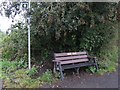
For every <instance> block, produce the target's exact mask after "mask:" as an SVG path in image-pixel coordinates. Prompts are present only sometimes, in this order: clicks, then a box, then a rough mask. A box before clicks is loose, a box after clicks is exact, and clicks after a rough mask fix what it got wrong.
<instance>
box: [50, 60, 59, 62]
mask: <svg viewBox="0 0 120 90" xmlns="http://www.w3.org/2000/svg"><path fill="white" fill-rule="evenodd" d="M52 62H60V61H56V60H52Z"/></svg>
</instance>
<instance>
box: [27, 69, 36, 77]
mask: <svg viewBox="0 0 120 90" xmlns="http://www.w3.org/2000/svg"><path fill="white" fill-rule="evenodd" d="M37 72H38V71H37V68H35V67H32V68H31V69H30V70H29V71H28V75H29V76H33V75H35V74H36V73H37Z"/></svg>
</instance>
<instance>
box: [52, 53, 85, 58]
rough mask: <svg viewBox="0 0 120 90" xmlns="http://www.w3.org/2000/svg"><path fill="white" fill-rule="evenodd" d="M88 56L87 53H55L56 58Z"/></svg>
mask: <svg viewBox="0 0 120 90" xmlns="http://www.w3.org/2000/svg"><path fill="white" fill-rule="evenodd" d="M84 54H87V52H68V53H55V54H54V55H55V57H60V56H70V55H84Z"/></svg>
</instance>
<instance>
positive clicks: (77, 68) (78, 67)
mask: <svg viewBox="0 0 120 90" xmlns="http://www.w3.org/2000/svg"><path fill="white" fill-rule="evenodd" d="M79 70H80V68H79V67H78V68H77V74H78V75H79Z"/></svg>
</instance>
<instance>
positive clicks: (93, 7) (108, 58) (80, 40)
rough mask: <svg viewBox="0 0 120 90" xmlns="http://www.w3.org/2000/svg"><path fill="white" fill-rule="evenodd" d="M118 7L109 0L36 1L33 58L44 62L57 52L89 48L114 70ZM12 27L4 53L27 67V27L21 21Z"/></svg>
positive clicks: (106, 65)
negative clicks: (76, 0) (98, 1)
mask: <svg viewBox="0 0 120 90" xmlns="http://www.w3.org/2000/svg"><path fill="white" fill-rule="evenodd" d="M116 6H117V3H109V2H101V3H97V2H91V3H84V2H82V3H81V2H79V3H76V2H75V3H70V2H59V3H50V2H49V3H46V2H41V3H37V2H32V3H31V52H32V53H31V56H32V58H34V59H35V60H38V61H40V62H42V61H45V60H52V56H53V53H54V52H69V51H83V50H86V51H88V52H89V54H90V55H91V54H94V56H97V57H98V62H99V66H100V68H101V69H103V70H104V69H107V70H108V71H113V70H114V67H116V63H117V61H116V60H117V57H118V56H117V53H118V52H117V44H116V41H117V39H118V29H117V27H118V26H116V25H117V24H118V22H117V18H116V17H117V14H116ZM101 7H102V8H101ZM11 30H12V32H11V33H10V34H9V35H8V36H6V37H5V38H4V43H3V44H4V46H3V55H2V56H3V57H4V58H7V59H9V60H18V61H19V62H21V64H19V65H21V66H20V67H24V66H25V67H26V66H27V65H26V64H25V65H23V64H22V63H23V62H25V61H26V60H27V47H28V46H27V28H26V26H25V25H24V24H23V23H18V24H16V25H14V26H13V27H12V28H11ZM112 63H113V64H112ZM114 64H115V65H114ZM103 67H104V68H103Z"/></svg>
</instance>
